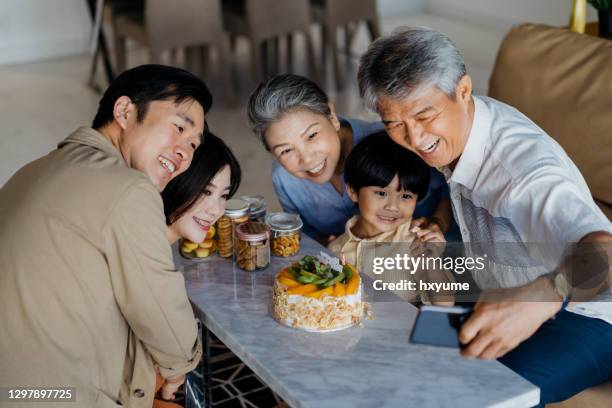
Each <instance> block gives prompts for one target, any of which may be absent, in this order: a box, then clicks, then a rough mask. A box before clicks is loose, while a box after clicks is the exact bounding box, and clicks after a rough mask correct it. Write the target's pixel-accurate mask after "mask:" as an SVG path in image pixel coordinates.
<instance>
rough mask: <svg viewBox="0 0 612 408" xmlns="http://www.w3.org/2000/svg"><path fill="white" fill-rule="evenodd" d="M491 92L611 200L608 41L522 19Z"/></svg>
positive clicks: (611, 64) (611, 44)
mask: <svg viewBox="0 0 612 408" xmlns="http://www.w3.org/2000/svg"><path fill="white" fill-rule="evenodd" d="M489 85H490V89H489V95H490V96H492V97H493V98H496V99H498V100H501V101H503V102H505V103H508V104H509V105H512V106H514V107H516V108H517V109H518V110H519V111H521V112H523V113H524V114H525V115H527V116H528V117H529V118H530V119H532V120H533V121H534V122H535V123H536V124H537V125H538V126H540V127H542V128H543V129H544V130H545V131H546V132H547V133H548V134H549V135H550V136H551V137H553V138H554V139H555V140H556V141H557V142H558V143H559V144H560V145H561V146H562V147H563V148H564V149H565V151H566V152H567V153H568V155H569V156H570V158H571V159H572V160H573V161H574V163H575V164H576V165H577V166H578V168H579V169H580V171H581V173H582V175H583V176H584V178H585V180H586V181H587V183H588V185H589V188H590V189H591V193H592V194H593V196H594V197H595V198H596V199H597V200H600V201H602V202H604V203H606V204H608V205H612V41H609V40H604V39H601V38H597V37H592V36H588V35H584V34H576V33H573V32H571V31H569V30H567V29H565V28H559V27H549V26H544V25H536V24H524V25H521V26H518V27H515V28H513V29H512V30H511V31H510V32H509V33H508V35H507V36H506V38H505V39H504V41H503V43H502V45H501V47H500V50H499V53H498V55H497V60H496V62H495V67H494V70H493V74H492V76H491V80H490V84H489Z"/></svg>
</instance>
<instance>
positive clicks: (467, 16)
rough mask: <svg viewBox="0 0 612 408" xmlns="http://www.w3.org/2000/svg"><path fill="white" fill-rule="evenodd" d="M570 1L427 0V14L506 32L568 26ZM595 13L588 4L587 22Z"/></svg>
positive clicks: (595, 15)
mask: <svg viewBox="0 0 612 408" xmlns="http://www.w3.org/2000/svg"><path fill="white" fill-rule="evenodd" d="M571 7H572V0H511V1H508V0H460V1H458V0H428V1H427V4H426V7H425V9H426V11H427V12H429V13H432V14H437V15H441V16H446V17H454V18H458V19H461V20H464V21H467V22H470V23H473V24H475V25H482V26H486V27H490V28H495V29H497V30H501V31H507V30H508V29H509V28H510V27H511V26H513V25H515V24H519V23H525V22H533V23H545V24H550V25H567V24H568V21H569V16H570V11H571ZM595 20H597V12H596V11H595V10H594V9H593V8H592V7H591V6H589V5H587V21H595Z"/></svg>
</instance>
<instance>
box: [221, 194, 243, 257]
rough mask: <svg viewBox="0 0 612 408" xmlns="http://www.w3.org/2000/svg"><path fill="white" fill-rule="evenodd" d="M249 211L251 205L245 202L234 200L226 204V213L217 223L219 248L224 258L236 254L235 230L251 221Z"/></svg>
mask: <svg viewBox="0 0 612 408" xmlns="http://www.w3.org/2000/svg"><path fill="white" fill-rule="evenodd" d="M248 211H249V203H247V202H246V201H244V200H237V199H232V200H227V202H226V203H225V213H224V214H223V216H221V218H219V220H218V221H217V237H218V241H217V246H218V250H219V255H220V256H222V257H223V258H229V257H231V256H232V254H233V253H234V252H233V243H234V230H235V228H236V226H238V225H241V224H244V223H245V222H247V221H248V220H249V215H248Z"/></svg>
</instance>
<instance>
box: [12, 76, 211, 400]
mask: <svg viewBox="0 0 612 408" xmlns="http://www.w3.org/2000/svg"><path fill="white" fill-rule="evenodd" d="M211 104H212V98H211V95H210V93H209V91H208V89H207V87H206V85H205V84H204V83H203V82H202V81H201V80H200V79H199V78H197V77H196V76H194V75H192V74H190V73H189V72H187V71H184V70H181V69H177V68H171V67H165V66H161V65H145V66H142V67H138V68H134V69H132V70H129V71H126V72H124V73H123V74H121V75H120V76H119V77H117V79H116V80H115V81H114V82H113V83H112V84H111V85H110V87H109V88H108V89H107V90H106V92H105V94H104V96H103V97H102V100H101V101H100V105H99V108H98V112H97V114H96V117H95V119H94V121H93V125H92V127H82V128H80V129H77V130H76V131H75V132H74V133H72V134H71V135H70V136H68V137H67V138H66V139H65V140H64V141H62V142H61V143H60V144H59V146H58V148H57V149H56V150H54V151H52V152H51V153H49V154H48V155H46V156H44V157H42V158H40V159H38V160H35V161H33V162H32V163H29V164H28V165H26V166H25V167H23V168H22V169H20V170H19V171H18V172H17V173H16V174H15V175H14V176H13V177H12V178H11V179H10V180H9V181H8V182H7V183H6V184H5V185H4V186H3V187H2V189H1V190H0V213H1V214H2V217H0V322H2V329H3V334H2V335H1V336H0V385H2V386H3V387H15V388H18V387H35V388H44V389H57V388H58V387H71V388H73V389H72V390H70V392H69V393H67V392H64V393H61V394H59V393H55V396H54V401H55V402H61V401H62V398H68V399H70V400H71V401H72V402H71V403H69V404H60V405H62V406H68V405H70V406H75V407H87V408H89V407H115V406H121V405H123V406H127V407H143V408H150V407H151V406H152V404H153V397H154V395H153V394H154V393H155V380H156V371H157V372H158V373H159V374H161V376H162V377H164V378H165V379H166V380H167V382H166V384H165V386H164V389H163V390H162V394H163V396H165V397H166V398H167V397H171V396H172V394H173V392H174V391H175V390H176V388H177V386H178V385H180V383H181V382H182V381H183V379H184V374H185V373H186V372H188V371H191V370H192V369H193V368H194V367H195V366H196V365H197V363H198V360H199V357H200V355H201V342H200V341H199V340H198V330H197V324H196V321H195V318H194V316H193V311H192V309H191V306H190V304H189V301H188V299H187V295H186V292H185V286H184V281H183V276H182V274H180V273H178V272H177V271H176V270H175V269H174V263H173V261H172V253H171V250H170V246H169V245H168V241H167V238H166V225H165V222H164V221H165V217H164V212H163V204H162V200H161V197H160V194H159V192H160V191H161V190H163V189H164V187H165V186H166V184H167V183H168V182H169V181H170V180H171V179H172V178H174V177H175V176H177V175H179V174H180V173H182V172H183V171H185V170H186V169H187V168H188V167H189V165H190V163H191V158H192V156H193V151H194V149H195V148H196V147H197V146H198V145H199V144H200V141H201V138H202V134H203V132H204V124H205V122H204V114H205V111H207V110H208V109H210V106H211ZM64 401H65V400H64ZM6 403H7V402H6V401H5V402H4V403H3V404H6ZM38 405H39V404H37V403H36V401H34V403H33V404H32V405H31V406H38ZM3 406H5V405H3ZM15 406H20V407H22V406H29V405H27V403H26V405H24V403H23V402H16V403H15Z"/></svg>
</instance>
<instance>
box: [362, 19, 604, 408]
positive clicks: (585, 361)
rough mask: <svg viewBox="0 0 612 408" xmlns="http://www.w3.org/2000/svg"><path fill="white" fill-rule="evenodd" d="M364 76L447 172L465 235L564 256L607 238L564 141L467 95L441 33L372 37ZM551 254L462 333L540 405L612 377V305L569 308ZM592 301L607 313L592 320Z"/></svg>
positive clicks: (413, 141) (472, 351) (370, 93)
mask: <svg viewBox="0 0 612 408" xmlns="http://www.w3.org/2000/svg"><path fill="white" fill-rule="evenodd" d="M358 76H359V88H360V93H361V95H362V97H363V98H364V100H365V102H366V104H367V105H368V106H369V107H370V108H371V109H373V110H375V111H376V112H378V113H379V114H380V116H381V118H382V121H383V123H384V124H385V127H386V129H387V132H388V133H389V135H390V136H391V137H392V138H393V140H395V142H397V143H398V144H400V145H402V146H404V147H405V148H407V149H410V150H412V151H414V152H415V153H416V154H418V155H419V156H420V157H421V158H423V160H424V161H425V162H426V163H427V164H429V165H430V166H432V167H437V168H439V169H440V170H441V171H442V172H443V173H444V175H445V176H446V179H447V182H448V184H449V188H450V192H451V200H452V205H453V212H454V216H455V219H456V221H457V223H458V224H459V226H460V229H461V234H462V238H463V241H464V242H514V243H518V244H526V245H521V247H524V248H526V247H528V245H529V244H527V243H530V242H539V243H548V244H550V245H551V246H552V247H555V248H554V249H555V250H556V253H558V254H561V253H563V252H564V251H565V250H566V249H567V248H568V247H569V246H570V243H577V242H581V243H589V242H592V243H604V244H605V243H607V244H608V247H609V246H610V244H609V243H610V242H612V235H611V234H610V233H611V232H612V225H611V223H610V222H609V221H608V219H607V218H606V217H605V216H604V215H603V213H602V212H601V211H600V210H599V208H598V207H597V206H596V204H595V203H594V201H593V199H592V197H591V194H590V192H589V189H588V187H587V185H586V183H585V181H584V179H583V178H582V176H581V174H580V172H579V171H578V169H577V168H576V166H575V165H574V164H573V163H572V161H571V160H570V159H569V157H568V156H567V155H566V154H565V152H564V151H563V149H562V148H561V147H560V146H559V145H558V144H557V143H556V142H555V141H554V140H553V139H552V138H551V137H549V136H548V135H547V134H546V133H545V132H544V131H543V130H542V129H540V128H539V127H538V126H537V125H535V124H534V123H533V122H531V121H530V120H529V119H528V118H527V117H525V116H524V115H522V114H521V113H520V112H518V111H517V110H516V109H514V108H512V107H510V106H508V105H505V104H503V103H501V102H499V101H496V100H494V99H491V98H487V97H480V96H474V95H472V81H471V79H470V76H469V75H467V73H466V68H465V64H464V61H463V58H462V56H461V55H460V53H459V51H458V50H457V48H456V46H455V45H454V44H453V43H452V42H451V41H450V39H448V38H447V37H446V36H444V35H443V34H441V33H439V32H437V31H434V30H431V29H426V28H402V29H399V30H398V31H396V32H395V33H393V34H391V35H390V36H387V37H383V38H380V39H378V40H377V41H375V42H374V43H373V44H371V45H370V47H369V49H368V51H367V52H366V54H365V55H364V56H363V57H362V59H361V64H360V67H359V74H358ZM560 241H563V242H560ZM523 255H525V256H529V254H527V253H525V254H523ZM608 256H609V254H608ZM556 261H557V262H556V265H557V267H556V268H551V269H549V271H551V270H552V271H556V272H557V273H555V272H553V273H551V274H548V275H545V276H539V277H537V278H536V279H533V280H531V281H530V282H529V283H525V284H522V285H520V286H517V287H515V288H513V289H511V290H506V291H505V292H500V291H498V292H497V293H503V298H504V300H503V301H498V302H482V301H481V302H479V303H477V304H476V306H475V308H474V312H473V314H472V316H471V317H470V319H469V320H468V321H467V322H466V323H465V324H464V325H463V327H462V328H461V331H460V339H461V341H462V342H463V343H464V344H466V347H465V349H463V350H462V353H463V354H464V355H465V356H466V357H479V358H485V359H493V358H499V359H500V361H501V362H502V363H504V364H506V365H507V366H509V367H510V368H511V369H513V370H515V371H516V372H518V373H519V374H521V375H523V376H524V377H525V378H527V379H528V380H530V381H532V382H533V383H535V384H537V385H538V386H540V388H541V391H542V392H541V404H544V403H548V402H552V401H560V400H563V399H566V398H568V397H570V396H571V395H573V394H575V393H577V392H579V391H581V390H582V389H584V388H587V387H589V386H591V385H594V384H597V383H600V382H603V381H605V380H607V379H608V378H610V377H611V375H612V347H610V344H612V325H611V324H610V323H609V322H612V304H610V303H608V304H607V305H606V306H604V307H602V304H601V303H599V304H597V305H595V303H593V304H590V305H589V304H588V303H585V304H578V305H572V306H571V307H568V308H567V310H565V309H566V307H567V306H568V305H567V303H568V302H569V300H570V295H571V291H570V288H569V287H568V282H567V280H566V279H565V275H563V274H561V273H560V271H561V270H562V269H563V265H564V264H563V262H562V258H561V257H559V258H557V259H556ZM605 269H606V270H605V272H604V273H607V272H608V271H607V269H608V266H607V265H606V267H605ZM476 280H477V282H478V279H476ZM604 281H605V277H604ZM484 289H487V288H486V287H485V288H484ZM486 293H487V292H486V291H485V292H484V294H485V295H486ZM527 300H533V301H531V302H529V301H527ZM536 300H546V301H536ZM574 300H576V298H575V297H574ZM590 306H592V307H595V306H597V312H596V313H599V316H600V317H602V319H596V318H592V317H587V316H589V315H594V314H595V312H594V311H593V310H590V308H589V307H590ZM605 320H607V321H605Z"/></svg>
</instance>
